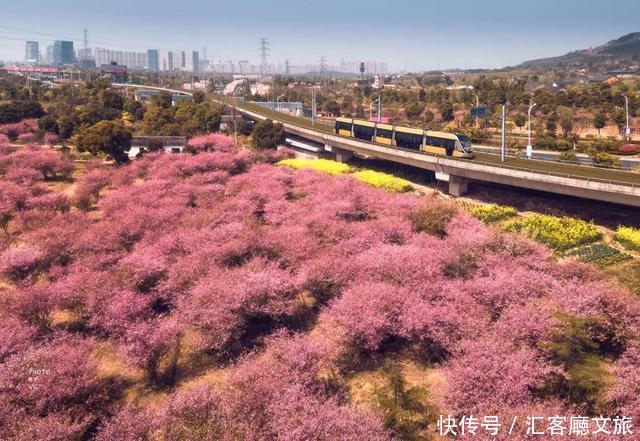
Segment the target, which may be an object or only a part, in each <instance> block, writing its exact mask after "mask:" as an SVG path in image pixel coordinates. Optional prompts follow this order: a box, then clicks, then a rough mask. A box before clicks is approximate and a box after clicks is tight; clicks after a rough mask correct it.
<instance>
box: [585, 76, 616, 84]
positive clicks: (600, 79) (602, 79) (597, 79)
mask: <svg viewBox="0 0 640 441" xmlns="http://www.w3.org/2000/svg"><path fill="white" fill-rule="evenodd" d="M618 81H620V78H618V77H617V76H616V75H608V74H603V75H594V76H592V77H590V78H589V82H590V83H607V84H614V83H617V82H618Z"/></svg>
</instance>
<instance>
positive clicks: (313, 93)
mask: <svg viewBox="0 0 640 441" xmlns="http://www.w3.org/2000/svg"><path fill="white" fill-rule="evenodd" d="M311 125H314V126H315V125H316V90H315V89H311Z"/></svg>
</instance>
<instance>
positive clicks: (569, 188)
mask: <svg viewBox="0 0 640 441" xmlns="http://www.w3.org/2000/svg"><path fill="white" fill-rule="evenodd" d="M113 86H115V87H133V88H148V89H155V90H166V91H168V92H179V93H183V94H189V93H188V92H185V91H181V90H173V89H166V88H160V87H154V86H142V85H133V84H113ZM214 101H217V102H219V103H221V104H225V105H227V106H231V107H233V108H235V109H236V110H237V111H238V112H239V113H240V114H241V115H243V116H245V117H248V118H250V119H254V120H264V119H272V120H275V121H278V122H281V123H282V124H283V126H284V128H285V131H286V132H287V133H289V134H292V135H295V136H298V137H300V138H303V139H306V140H310V141H313V142H316V143H320V144H322V145H324V147H325V150H327V151H330V152H333V153H334V154H335V155H336V159H337V160H339V161H346V160H348V159H349V158H350V157H351V155H353V154H354V153H357V154H360V155H365V156H367V157H373V158H378V159H383V160H388V161H393V162H397V163H401V164H406V165H410V166H413V167H418V168H422V169H425V170H431V171H433V172H435V173H436V178H437V179H439V180H443V181H447V182H448V183H449V193H450V194H452V195H454V196H461V195H463V194H464V193H465V192H466V190H467V185H468V181H469V180H477V181H485V182H492V183H497V184H504V185H510V186H515V187H521V188H529V189H534V190H540V191H545V192H550V193H557V194H564V195H569V196H576V197H581V198H587V199H593V200H599V201H606V202H613V203H618V204H623V205H630V206H634V207H640V173H633V172H622V171H615V170H607V169H599V168H597V167H590V166H583V165H567V164H557V163H553V162H549V161H541V160H514V159H510V160H509V161H507V162H506V163H501V162H500V161H499V160H498V158H497V157H496V156H495V155H490V154H484V153H479V154H477V155H476V156H477V157H476V159H474V160H468V159H454V158H447V157H442V156H437V155H432V154H428V153H425V152H416V151H413V150H406V149H401V148H396V147H389V146H385V145H382V144H375V143H371V142H365V141H361V140H355V139H352V138H346V137H343V136H338V135H336V134H335V133H334V131H333V128H332V127H331V126H328V125H326V124H319V123H316V124H312V123H311V121H309V120H308V119H305V118H300V117H295V116H291V115H287V114H284V113H281V112H273V111H270V110H268V109H265V108H263V107H260V106H258V105H252V104H251V103H241V102H238V101H236V100H235V99H233V98H231V99H227V98H225V97H218V98H214Z"/></svg>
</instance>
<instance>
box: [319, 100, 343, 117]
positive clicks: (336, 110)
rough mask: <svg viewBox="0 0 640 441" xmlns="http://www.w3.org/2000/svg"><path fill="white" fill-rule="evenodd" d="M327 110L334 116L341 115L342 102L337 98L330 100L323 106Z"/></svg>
mask: <svg viewBox="0 0 640 441" xmlns="http://www.w3.org/2000/svg"><path fill="white" fill-rule="evenodd" d="M322 108H323V109H324V111H325V112H327V113H329V114H330V115H333V116H339V115H340V104H338V102H337V101H336V100H329V101H327V102H325V103H324V105H323V106H322Z"/></svg>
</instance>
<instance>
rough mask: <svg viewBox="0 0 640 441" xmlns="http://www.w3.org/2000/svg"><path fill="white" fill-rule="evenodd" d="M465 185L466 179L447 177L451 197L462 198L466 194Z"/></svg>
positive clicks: (453, 176)
mask: <svg viewBox="0 0 640 441" xmlns="http://www.w3.org/2000/svg"><path fill="white" fill-rule="evenodd" d="M467 185H468V180H467V178H463V177H461V176H455V175H450V176H449V194H450V195H451V196H455V197H459V196H464V195H465V194H466V193H467Z"/></svg>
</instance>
